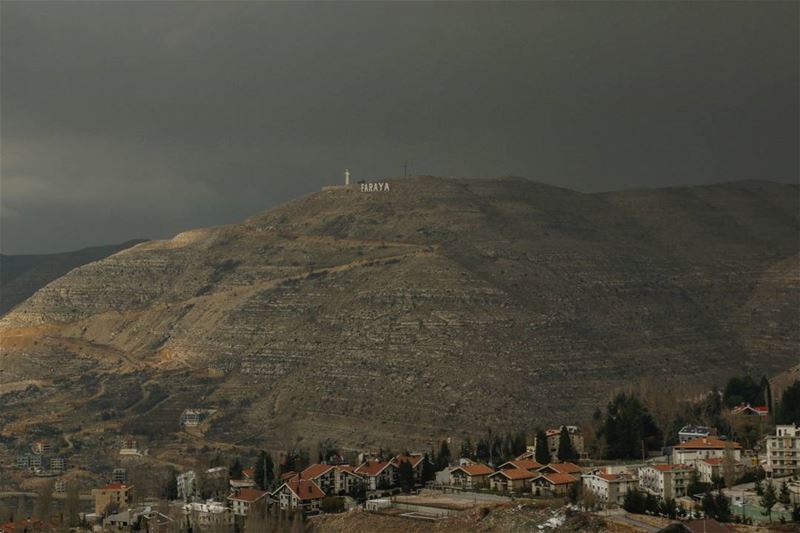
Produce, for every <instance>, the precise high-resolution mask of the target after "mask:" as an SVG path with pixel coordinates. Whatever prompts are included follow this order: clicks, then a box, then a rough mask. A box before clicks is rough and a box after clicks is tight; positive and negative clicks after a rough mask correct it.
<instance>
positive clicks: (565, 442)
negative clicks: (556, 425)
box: [558, 426, 578, 463]
mask: <svg viewBox="0 0 800 533" xmlns="http://www.w3.org/2000/svg"><path fill="white" fill-rule="evenodd" d="M577 459H578V453H577V452H576V451H575V448H573V447H572V440H571V439H570V438H569V430H567V426H561V433H560V434H559V435H558V460H559V461H561V462H562V463H566V462H568V461H576V460H577Z"/></svg>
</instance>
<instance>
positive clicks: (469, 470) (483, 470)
mask: <svg viewBox="0 0 800 533" xmlns="http://www.w3.org/2000/svg"><path fill="white" fill-rule="evenodd" d="M493 472H494V470H492V469H491V468H489V467H488V466H486V465H484V464H481V463H471V464H468V465H464V466H457V467H455V468H452V469H451V470H450V484H451V485H453V486H456V487H463V488H465V489H474V488H478V487H485V486H487V485H488V484H489V475H490V474H492V473H493Z"/></svg>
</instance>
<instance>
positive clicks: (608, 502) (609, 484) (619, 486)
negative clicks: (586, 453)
mask: <svg viewBox="0 0 800 533" xmlns="http://www.w3.org/2000/svg"><path fill="white" fill-rule="evenodd" d="M582 478H583V486H584V487H585V488H586V489H588V490H590V491H592V493H593V494H594V496H595V498H596V500H597V502H598V503H600V504H601V505H604V506H606V507H613V506H617V505H622V503H623V502H624V500H625V493H626V492H628V489H632V488H634V487H637V486H638V484H639V480H638V479H637V478H636V476H634V475H631V474H627V473H618V474H612V473H609V472H603V471H598V472H594V473H591V474H584V475H583V476H582Z"/></svg>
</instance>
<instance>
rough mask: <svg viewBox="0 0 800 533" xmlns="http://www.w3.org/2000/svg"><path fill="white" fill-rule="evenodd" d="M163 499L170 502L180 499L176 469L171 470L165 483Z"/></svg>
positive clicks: (162, 489)
mask: <svg viewBox="0 0 800 533" xmlns="http://www.w3.org/2000/svg"><path fill="white" fill-rule="evenodd" d="M161 497H162V498H164V499H165V500H170V501H171V500H177V499H178V477H177V472H176V471H175V469H174V468H170V470H169V473H168V475H167V479H166V480H165V481H164V485H163V487H162V488H161Z"/></svg>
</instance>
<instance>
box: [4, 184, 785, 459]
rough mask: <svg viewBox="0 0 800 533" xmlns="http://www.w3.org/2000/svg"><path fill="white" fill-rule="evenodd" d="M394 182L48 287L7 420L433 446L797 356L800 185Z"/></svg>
mask: <svg viewBox="0 0 800 533" xmlns="http://www.w3.org/2000/svg"><path fill="white" fill-rule="evenodd" d="M390 183H391V191H390V192H385V193H361V192H358V191H357V190H355V189H352V190H346V189H335V190H329V191H323V192H319V193H315V194H311V195H309V196H306V197H303V198H300V199H298V200H296V201H293V202H289V203H287V204H285V205H283V206H281V207H278V208H276V209H273V210H270V211H268V212H265V213H263V214H260V215H257V216H254V217H252V218H250V219H248V220H245V221H244V222H242V223H240V224H234V225H230V226H224V227H218V228H208V229H201V230H196V231H190V232H186V233H183V234H180V235H178V236H176V237H175V238H174V239H172V240H169V241H160V242H146V243H142V244H139V245H137V246H134V247H132V248H129V249H127V250H124V251H122V252H119V253H117V254H114V255H112V256H111V257H108V258H106V259H104V260H102V261H97V262H94V263H90V264H88V265H85V266H82V267H80V268H77V269H75V270H73V271H71V272H70V273H69V274H67V275H66V276H64V277H62V278H60V279H58V280H57V281H55V282H53V283H51V284H49V285H48V286H47V287H45V288H43V289H41V290H39V291H38V292H37V293H36V294H35V295H33V296H32V297H31V298H29V299H28V300H27V301H26V302H25V303H24V304H22V305H20V306H18V307H17V308H16V309H14V310H13V311H12V312H11V313H9V314H8V315H6V316H5V317H4V318H3V319H2V321H0V328H2V329H0V334H2V337H3V352H2V355H0V370H2V372H0V393H2V392H3V391H5V392H7V396H6V399H7V401H10V403H9V405H12V408H10V409H9V410H7V411H6V412H7V413H9V414H7V416H8V419H7V420H6V422H7V423H9V426H8V427H9V428H16V429H14V430H15V431H20V428H22V427H23V426H24V424H30V423H31V422H30V419H23V417H19V418H15V417H16V416H18V415H16V414H14V413H19V412H22V411H21V410H22V409H24V408H25V407H26V406H28V405H32V404H31V403H30V402H33V401H37V402H38V401H42V400H45V401H47V400H48V399H49V400H52V401H56V400H57V401H59V402H65V406H67V407H66V408H65V409H64V412H65V413H69V415H70V416H75V417H76V418H78V417H79V418H81V419H82V420H84V424H85V423H86V420H91V419H98V418H99V417H100V416H101V415H100V414H99V411H101V410H103V409H105V411H108V412H110V413H111V414H108V413H107V414H106V415H105V417H106V418H105V419H106V423H107V421H108V420H109V418H110V419H111V420H117V421H118V422H119V424H122V425H125V424H128V425H129V426H130V425H131V424H133V425H138V426H142V425H144V426H148V425H149V426H150V429H151V430H152V429H153V428H158V431H164V430H165V429H166V430H169V431H172V430H175V429H177V425H176V420H177V418H176V417H177V413H180V409H182V408H184V407H192V406H197V407H199V406H210V407H218V408H220V410H219V411H218V413H217V415H216V416H215V417H214V419H213V420H212V421H211V424H210V426H209V428H208V432H209V433H208V435H207V437H208V438H209V439H214V440H215V441H218V442H237V443H246V444H256V443H259V444H266V445H273V446H274V447H275V448H280V447H285V446H287V445H289V444H292V443H294V442H296V441H297V440H298V439H302V438H306V439H316V438H321V437H332V438H334V439H336V440H338V441H339V443H341V444H351V445H363V444H375V445H377V444H388V443H395V442H401V441H402V442H408V441H409V440H417V441H419V442H423V441H425V440H426V439H427V438H430V437H441V436H442V435H455V434H459V433H462V432H466V431H475V432H477V431H483V430H484V429H485V428H486V427H487V426H489V425H491V426H493V427H495V428H501V427H509V428H510V427H529V428H530V427H532V426H533V425H536V424H543V423H552V422H556V421H568V420H569V421H572V420H576V419H580V418H582V417H587V416H589V415H590V413H591V412H592V411H593V410H594V409H595V407H597V406H598V405H600V404H601V403H602V402H603V401H605V399H606V398H607V396H608V393H609V391H610V390H611V389H612V388H614V387H617V386H621V385H623V384H625V383H626V382H629V381H630V380H638V379H642V378H653V379H658V380H661V381H663V382H664V383H668V382H669V381H670V380H677V381H688V380H692V381H696V382H698V383H702V384H711V383H712V382H716V383H719V382H721V381H722V380H723V379H725V378H726V377H727V376H729V375H731V374H734V373H737V374H738V373H742V372H748V371H752V372H754V373H757V374H759V375H760V374H761V373H769V374H771V373H774V372H776V371H780V370H785V369H786V368H788V367H790V366H791V365H793V364H796V363H797V360H798V353H797V346H798V343H800V314H799V313H800V311H799V310H800V282H799V281H798V279H799V276H798V275H799V274H800V255H798V234H799V231H800V221H799V217H798V212H799V211H800V206H799V205H798V192H799V191H798V187H797V186H792V185H780V184H775V183H769V182H756V181H753V182H739V183H729V184H722V185H715V186H705V187H694V188H672V189H662V190H648V191H630V192H619V193H606V194H582V193H578V192H574V191H570V190H565V189H560V188H556V187H551V186H546V185H542V184H538V183H534V182H531V181H527V180H523V179H512V178H508V179H494V180H466V179H442V178H433V177H416V178H404V179H397V180H393V181H391V182H390ZM112 378H113V380H112ZM154 391H155V392H154ZM154 394H155V396H153V395H154ZM154 398H155V399H154ZM156 400H157V401H156ZM45 418H46V417H44V418H42V420H39V421H40V422H42V421H45ZM51 421H52V420H51ZM0 422H1V421H0ZM11 422H13V424H12V423H11ZM159 424H160V425H159ZM0 425H2V424H0ZM137 429H139V430H143V431H144V430H147V429H148V428H147V427H145V428H144V429H142V428H141V427H138V428H137Z"/></svg>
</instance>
